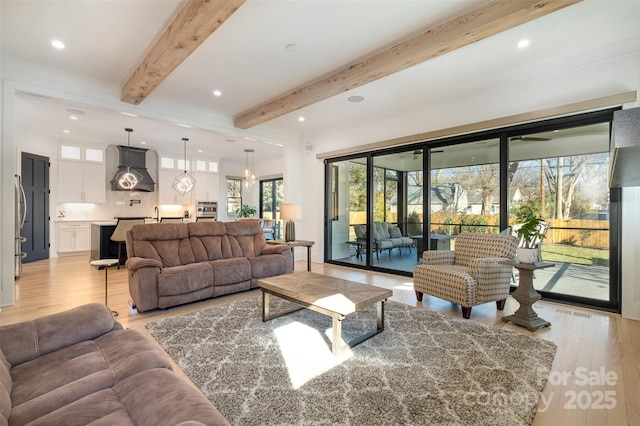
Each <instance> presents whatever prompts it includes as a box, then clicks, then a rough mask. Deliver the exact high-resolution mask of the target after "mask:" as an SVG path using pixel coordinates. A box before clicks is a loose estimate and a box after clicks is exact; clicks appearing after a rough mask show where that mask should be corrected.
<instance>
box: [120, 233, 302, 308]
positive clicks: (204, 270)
mask: <svg viewBox="0 0 640 426" xmlns="http://www.w3.org/2000/svg"><path fill="white" fill-rule="evenodd" d="M126 238H127V239H126V244H127V263H126V266H127V269H128V270H129V292H130V293H131V297H132V299H133V301H134V303H135V304H136V307H137V308H138V311H140V312H144V311H148V310H151V309H156V308H168V307H171V306H176V305H180V304H183V303H189V302H194V301H196V300H202V299H207V298H210V297H216V296H221V295H224V294H229V293H236V292H239V291H244V290H249V289H251V288H255V287H257V285H256V281H257V280H259V279H261V278H265V277H271V276H275V275H282V274H288V273H291V272H293V255H292V253H291V249H290V248H289V246H287V245H285V244H276V245H267V242H266V240H265V237H264V232H263V231H262V228H261V226H260V223H259V222H257V221H256V222H254V221H238V222H190V223H153V224H146V225H135V226H134V227H133V228H131V230H130V231H128V232H127V237H126Z"/></svg>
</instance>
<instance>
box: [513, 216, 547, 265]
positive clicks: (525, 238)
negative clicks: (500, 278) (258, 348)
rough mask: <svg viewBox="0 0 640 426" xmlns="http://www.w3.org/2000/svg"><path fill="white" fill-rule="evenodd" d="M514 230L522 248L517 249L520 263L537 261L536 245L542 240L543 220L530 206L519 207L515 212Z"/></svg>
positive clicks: (543, 235) (537, 251)
mask: <svg viewBox="0 0 640 426" xmlns="http://www.w3.org/2000/svg"><path fill="white" fill-rule="evenodd" d="M515 218H516V220H515V224H514V230H515V231H516V235H517V236H518V237H520V239H521V242H522V246H521V247H519V248H518V253H517V258H518V261H520V262H521V263H535V262H536V261H538V260H539V250H538V244H540V242H541V241H542V240H543V239H544V237H545V234H543V233H542V232H541V231H542V230H543V229H544V228H543V226H542V225H543V224H544V218H543V217H542V216H540V213H539V212H538V210H537V209H535V208H534V207H532V206H530V205H523V206H520V207H519V208H518V209H517V210H516V211H515Z"/></svg>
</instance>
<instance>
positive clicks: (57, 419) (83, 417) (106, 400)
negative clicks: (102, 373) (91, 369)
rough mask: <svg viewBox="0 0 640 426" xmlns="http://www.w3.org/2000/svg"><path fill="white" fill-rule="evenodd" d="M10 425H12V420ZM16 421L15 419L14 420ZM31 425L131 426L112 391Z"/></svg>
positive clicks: (79, 401)
mask: <svg viewBox="0 0 640 426" xmlns="http://www.w3.org/2000/svg"><path fill="white" fill-rule="evenodd" d="M11 420H12V424H13V423H14V419H11ZM16 420H17V419H16ZM30 424H32V425H65V426H67V425H78V426H80V425H88V424H91V425H118V426H129V425H131V426H133V425H134V423H133V422H132V420H131V418H130V416H129V413H127V410H126V409H125V408H124V406H123V405H122V403H121V402H120V399H119V398H118V396H117V395H116V394H115V392H114V391H113V389H111V388H107V389H102V390H99V391H97V392H93V393H90V394H88V395H85V396H83V397H82V398H79V399H77V400H75V401H72V402H70V403H69V404H66V405H64V406H62V407H60V408H59V409H57V410H55V411H50V412H48V413H46V414H44V415H42V416H41V417H39V418H37V419H35V420H34V421H33V422H31V423H30Z"/></svg>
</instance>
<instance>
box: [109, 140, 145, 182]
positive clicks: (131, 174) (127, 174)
mask: <svg viewBox="0 0 640 426" xmlns="http://www.w3.org/2000/svg"><path fill="white" fill-rule="evenodd" d="M124 131H125V132H127V148H130V147H131V132H133V129H129V128H125V129H124ZM120 166H121V167H122V164H121V165H120ZM113 180H114V181H115V182H116V185H118V186H119V187H120V188H121V189H124V190H125V191H131V190H133V189H134V188H135V187H136V186H138V183H140V181H141V180H142V174H140V173H138V172H137V171H136V170H135V169H132V168H131V167H130V166H129V165H127V168H126V169H121V170H120V172H119V173H118V174H117V175H116V176H115V178H114V179H113Z"/></svg>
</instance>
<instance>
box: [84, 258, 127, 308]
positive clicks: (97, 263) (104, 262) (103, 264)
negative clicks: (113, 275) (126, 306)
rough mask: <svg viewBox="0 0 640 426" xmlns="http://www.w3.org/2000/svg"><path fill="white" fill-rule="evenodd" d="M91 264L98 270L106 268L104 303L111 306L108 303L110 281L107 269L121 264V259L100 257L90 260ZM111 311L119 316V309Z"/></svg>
mask: <svg viewBox="0 0 640 426" xmlns="http://www.w3.org/2000/svg"><path fill="white" fill-rule="evenodd" d="M89 264H90V265H91V266H93V267H94V268H96V269H97V270H98V271H99V270H100V269H104V304H105V306H109V305H108V303H107V283H108V278H107V271H108V270H109V267H110V266H115V265H120V260H119V259H98V260H92V261H90V262H89ZM111 313H112V314H113V316H114V317H117V316H118V312H117V311H111Z"/></svg>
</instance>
